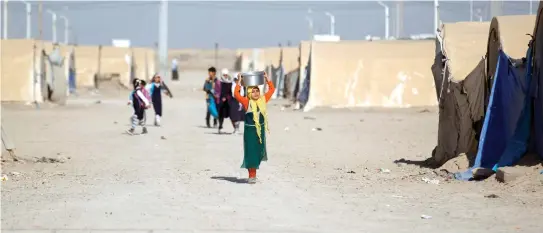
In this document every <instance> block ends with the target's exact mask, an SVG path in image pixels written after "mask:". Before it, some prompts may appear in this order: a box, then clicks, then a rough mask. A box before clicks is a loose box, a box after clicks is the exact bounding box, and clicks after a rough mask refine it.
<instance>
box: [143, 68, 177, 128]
mask: <svg viewBox="0 0 543 233" xmlns="http://www.w3.org/2000/svg"><path fill="white" fill-rule="evenodd" d="M146 88H147V90H148V91H149V93H150V95H151V101H152V103H153V109H154V110H155V126H160V119H161V118H162V92H163V91H164V93H165V94H166V95H167V96H169V97H170V98H172V94H171V93H170V92H169V91H168V89H167V87H166V85H165V84H164V82H162V79H161V77H160V76H159V75H158V74H155V75H154V76H153V79H152V82H151V83H150V84H149V85H147V87H146Z"/></svg>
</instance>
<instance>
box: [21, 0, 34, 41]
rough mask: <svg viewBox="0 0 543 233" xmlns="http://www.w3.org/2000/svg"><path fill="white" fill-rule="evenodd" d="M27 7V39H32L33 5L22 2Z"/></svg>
mask: <svg viewBox="0 0 543 233" xmlns="http://www.w3.org/2000/svg"><path fill="white" fill-rule="evenodd" d="M22 2H23V3H24V4H25V5H26V39H30V38H32V5H31V4H30V3H28V2H26V1H22Z"/></svg>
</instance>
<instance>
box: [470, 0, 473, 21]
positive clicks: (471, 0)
mask: <svg viewBox="0 0 543 233" xmlns="http://www.w3.org/2000/svg"><path fill="white" fill-rule="evenodd" d="M469 21H470V22H473V0H469Z"/></svg>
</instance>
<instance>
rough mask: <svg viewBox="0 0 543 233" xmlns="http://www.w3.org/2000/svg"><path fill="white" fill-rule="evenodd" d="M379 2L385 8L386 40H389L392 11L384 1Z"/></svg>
mask: <svg viewBox="0 0 543 233" xmlns="http://www.w3.org/2000/svg"><path fill="white" fill-rule="evenodd" d="M377 3H378V4H379V5H381V6H382V7H384V8H385V40H388V39H389V38H390V34H389V33H390V11H389V8H388V6H387V5H386V4H385V3H383V2H382V1H378V2H377Z"/></svg>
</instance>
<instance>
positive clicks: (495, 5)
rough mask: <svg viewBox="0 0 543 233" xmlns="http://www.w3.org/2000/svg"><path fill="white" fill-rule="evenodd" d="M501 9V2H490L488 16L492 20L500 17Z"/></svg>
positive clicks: (496, 0)
mask: <svg viewBox="0 0 543 233" xmlns="http://www.w3.org/2000/svg"><path fill="white" fill-rule="evenodd" d="M502 8H503V2H502V1H501V0H494V1H490V16H491V17H492V18H494V17H495V16H500V15H502Z"/></svg>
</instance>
